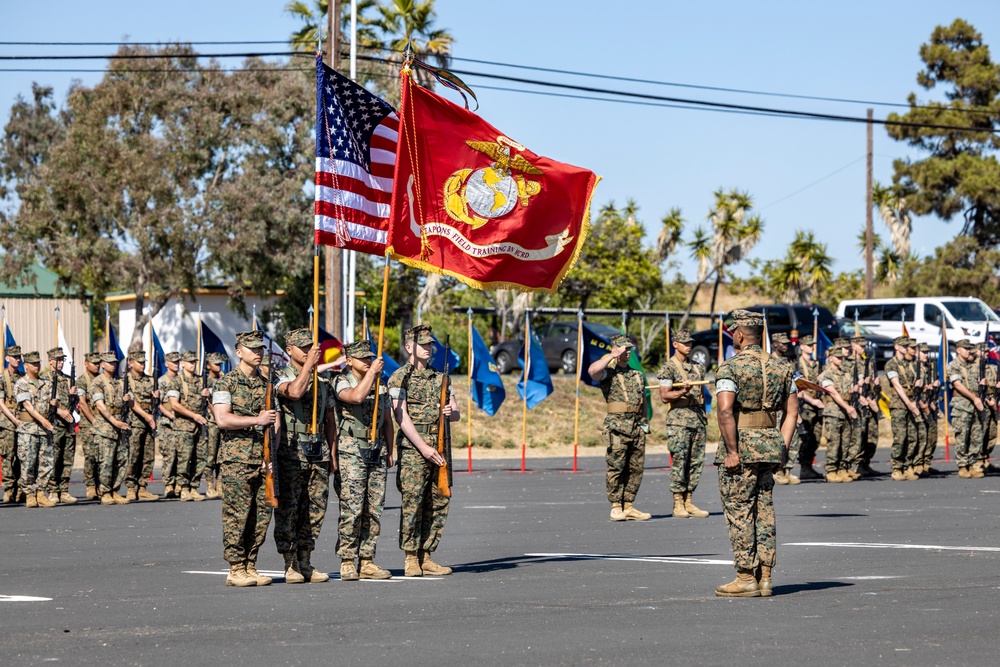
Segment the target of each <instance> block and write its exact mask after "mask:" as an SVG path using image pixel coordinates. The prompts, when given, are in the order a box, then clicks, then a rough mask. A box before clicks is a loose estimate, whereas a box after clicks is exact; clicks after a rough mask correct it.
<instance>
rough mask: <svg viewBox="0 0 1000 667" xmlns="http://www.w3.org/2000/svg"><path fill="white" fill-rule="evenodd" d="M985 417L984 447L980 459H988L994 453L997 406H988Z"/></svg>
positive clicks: (983, 429)
mask: <svg viewBox="0 0 1000 667" xmlns="http://www.w3.org/2000/svg"><path fill="white" fill-rule="evenodd" d="M984 414H985V417H983V422H984V423H983V427H982V431H983V449H982V454H981V455H980V457H979V460H980V461H988V460H989V458H990V456H992V455H993V445H994V444H996V441H997V413H996V409H995V408H991V407H990V406H988V405H987V406H986V410H985V412H984Z"/></svg>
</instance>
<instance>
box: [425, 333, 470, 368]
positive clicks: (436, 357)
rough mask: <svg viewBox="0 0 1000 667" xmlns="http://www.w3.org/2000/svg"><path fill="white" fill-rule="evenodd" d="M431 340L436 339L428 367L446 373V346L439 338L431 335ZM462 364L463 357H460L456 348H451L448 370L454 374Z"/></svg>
mask: <svg viewBox="0 0 1000 667" xmlns="http://www.w3.org/2000/svg"><path fill="white" fill-rule="evenodd" d="M431 338H433V339H434V347H432V348H431V358H430V359H429V360H428V362H427V365H428V366H430V367H431V368H433V369H434V370H436V371H438V372H440V373H443V372H444V353H445V349H444V345H442V344H441V341H439V340H438V339H437V336H435V335H434V334H431ZM460 363H462V357H460V356H458V352H456V351H455V348H451V354H450V355H449V356H448V370H449V371H450V372H452V373H454V372H455V371H456V370H458V365H459V364H460Z"/></svg>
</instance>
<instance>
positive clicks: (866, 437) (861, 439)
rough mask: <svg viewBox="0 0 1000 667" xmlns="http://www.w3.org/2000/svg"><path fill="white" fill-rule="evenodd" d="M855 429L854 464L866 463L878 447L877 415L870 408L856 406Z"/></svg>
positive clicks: (869, 461)
mask: <svg viewBox="0 0 1000 667" xmlns="http://www.w3.org/2000/svg"><path fill="white" fill-rule="evenodd" d="M856 431H857V434H858V457H857V458H856V459H854V463H856V464H864V465H868V464H869V463H871V462H872V457H874V456H875V450H877V449H878V415H876V414H875V413H874V412H872V411H871V408H866V407H861V408H858V419H857V426H856Z"/></svg>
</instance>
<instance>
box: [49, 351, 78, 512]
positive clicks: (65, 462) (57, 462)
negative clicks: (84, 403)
mask: <svg viewBox="0 0 1000 667" xmlns="http://www.w3.org/2000/svg"><path fill="white" fill-rule="evenodd" d="M46 356H47V357H48V361H49V369H48V371H49V372H48V378H49V381H50V382H54V383H55V385H56V398H57V399H58V400H59V404H58V406H57V408H56V410H55V411H54V413H53V414H52V427H53V429H52V478H51V479H50V480H49V484H48V488H47V489H46V492H47V493H48V495H49V500H51V501H53V502H56V503H62V504H66V505H72V504H73V503H75V502H76V498H74V497H73V496H72V495H71V494H70V492H69V476H70V473H71V472H72V471H73V459H74V458H75V457H76V420H75V419H74V418H73V408H75V407H76V406H75V405H74V404H73V403H72V402H71V401H73V400H75V399H76V395H77V390H76V388H75V387H71V386H70V379H69V377H67V376H66V375H65V374H64V373H63V367H64V366H65V364H66V353H65V352H63V350H62V348H60V347H54V348H52V349H51V350H49V351H48V352H46ZM71 397H72V398H71Z"/></svg>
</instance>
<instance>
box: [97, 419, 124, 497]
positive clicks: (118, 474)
mask: <svg viewBox="0 0 1000 667" xmlns="http://www.w3.org/2000/svg"><path fill="white" fill-rule="evenodd" d="M93 438H94V444H95V445H96V446H97V451H98V452H100V455H101V476H100V483H99V484H98V485H97V493H98V494H99V495H102V496H103V495H104V494H105V493H114V492H117V491H118V489H120V488H121V485H122V482H124V481H125V467H126V466H127V465H128V445H127V444H126V443H123V442H122V441H121V438H119V437H118V436H117V435H115V436H113V437H110V438H108V437H105V436H103V435H99V434H97V433H94V434H93Z"/></svg>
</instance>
